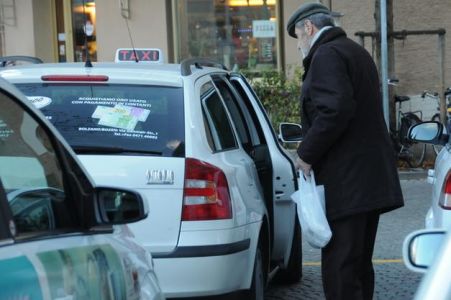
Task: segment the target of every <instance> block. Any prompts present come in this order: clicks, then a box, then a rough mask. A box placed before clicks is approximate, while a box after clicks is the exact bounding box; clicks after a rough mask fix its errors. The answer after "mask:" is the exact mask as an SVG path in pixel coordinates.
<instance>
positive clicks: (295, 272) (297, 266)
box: [274, 214, 302, 284]
mask: <svg viewBox="0 0 451 300" xmlns="http://www.w3.org/2000/svg"><path fill="white" fill-rule="evenodd" d="M295 218H296V219H295V224H294V226H295V227H294V233H293V242H292V244H291V252H290V258H289V260H288V265H287V267H286V269H282V270H280V271H279V272H278V273H277V275H276V276H275V278H274V280H275V281H277V282H278V283H283V284H292V283H297V282H299V281H300V280H301V278H302V234H301V226H300V225H299V219H298V216H297V214H296V216H295Z"/></svg>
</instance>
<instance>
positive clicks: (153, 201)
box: [0, 49, 302, 299]
mask: <svg viewBox="0 0 451 300" xmlns="http://www.w3.org/2000/svg"><path fill="white" fill-rule="evenodd" d="M136 58H138V60H139V59H141V61H139V63H137V62H136ZM116 60H117V62H116V63H93V66H92V67H89V66H86V65H84V64H81V63H67V64H37V65H27V66H18V67H11V68H4V69H3V70H2V71H1V72H0V76H2V77H3V78H5V79H7V80H8V81H10V82H12V83H14V84H15V85H16V86H17V88H19V89H20V90H21V91H22V92H23V93H24V94H25V95H26V96H27V97H28V99H29V100H30V101H31V102H32V103H34V105H35V106H37V107H39V108H40V109H41V111H42V112H43V113H44V114H45V116H46V117H47V118H48V119H49V120H50V121H51V122H52V123H53V124H54V125H55V127H57V128H58V129H59V131H60V132H61V134H62V135H63V136H64V137H65V138H66V139H67V140H68V142H69V144H70V145H71V146H72V148H73V149H74V151H75V153H77V154H78V158H79V159H80V160H81V161H82V163H83V165H84V166H85V168H86V169H87V170H88V171H89V173H90V175H92V177H93V179H94V180H95V182H96V183H97V184H102V185H105V184H115V185H121V186H122V187H124V188H130V189H135V190H137V191H139V192H141V193H143V194H144V195H145V196H146V198H147V201H148V203H149V207H150V212H149V218H147V219H145V220H143V221H140V222H138V223H134V224H131V225H130V229H131V230H132V232H133V233H134V234H135V236H136V237H137V239H138V240H139V241H140V242H141V243H142V244H143V245H144V246H145V247H146V249H147V250H149V251H150V252H151V253H152V256H153V258H154V262H155V270H156V272H157V276H158V278H159V281H160V284H161V287H162V290H163V292H164V293H165V295H166V296H167V297H191V296H193V297H194V296H204V295H218V294H225V293H229V292H234V291H239V290H244V293H243V296H244V298H245V299H263V293H264V287H265V286H266V283H267V282H268V279H269V278H272V277H273V275H275V274H276V273H278V274H276V276H278V278H279V280H280V281H283V282H296V281H298V280H300V278H301V274H302V269H301V260H302V249H301V232H300V227H299V223H298V221H297V217H296V208H295V204H294V203H293V202H292V200H291V198H290V196H291V194H292V193H293V192H294V191H295V190H296V189H297V186H296V185H297V181H296V172H295V169H294V165H293V163H292V161H291V159H290V157H289V154H288V153H287V152H286V151H285V149H283V148H282V147H281V145H280V142H279V140H278V138H277V136H276V134H275V133H274V131H273V129H272V127H271V124H270V122H269V119H268V116H267V115H266V113H265V110H264V109H263V107H262V105H261V103H260V101H259V100H258V98H257V96H256V94H255V93H254V91H253V90H252V88H251V86H250V85H249V83H248V82H247V81H246V79H245V78H244V77H243V76H242V75H240V74H239V73H235V72H230V71H228V70H226V69H225V68H224V67H222V66H221V65H219V64H216V63H214V62H211V61H206V60H202V59H188V60H185V61H183V62H182V63H181V64H164V63H162V62H161V53H160V52H159V51H158V50H156V49H148V50H146V49H134V50H133V49H121V50H119V51H118V52H117V55H116Z"/></svg>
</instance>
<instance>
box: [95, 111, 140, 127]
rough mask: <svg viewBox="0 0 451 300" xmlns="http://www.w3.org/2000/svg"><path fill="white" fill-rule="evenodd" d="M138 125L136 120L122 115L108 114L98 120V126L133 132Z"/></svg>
mask: <svg viewBox="0 0 451 300" xmlns="http://www.w3.org/2000/svg"><path fill="white" fill-rule="evenodd" d="M137 124H138V119H137V118H135V117H132V116H130V115H123V114H122V113H108V114H105V115H103V116H102V117H101V118H100V121H99V125H103V126H108V127H115V128H121V129H125V130H127V131H133V130H134V129H135V127H136V125H137Z"/></svg>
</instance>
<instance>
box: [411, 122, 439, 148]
mask: <svg viewBox="0 0 451 300" xmlns="http://www.w3.org/2000/svg"><path fill="white" fill-rule="evenodd" d="M442 133H443V125H442V124H440V123H438V122H434V121H429V122H422V123H418V124H415V125H413V126H412V127H410V128H409V132H408V134H407V136H408V137H409V139H411V140H412V141H416V142H422V143H429V144H442V139H441V136H442Z"/></svg>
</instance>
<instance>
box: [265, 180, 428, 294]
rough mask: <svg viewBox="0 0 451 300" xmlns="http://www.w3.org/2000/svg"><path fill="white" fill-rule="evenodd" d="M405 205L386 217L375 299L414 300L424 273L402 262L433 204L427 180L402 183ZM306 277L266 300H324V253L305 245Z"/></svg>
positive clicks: (272, 289)
mask: <svg viewBox="0 0 451 300" xmlns="http://www.w3.org/2000/svg"><path fill="white" fill-rule="evenodd" d="M401 186H402V189H403V194H404V200H405V206H404V207H403V208H400V209H398V210H395V211H393V212H389V213H387V214H384V215H382V217H381V219H380V223H379V229H378V234H377V238H376V246H375V250H374V251H375V252H374V259H373V260H374V266H375V272H376V284H375V295H374V299H380V300H385V299H396V300H401V299H412V296H413V295H414V293H415V290H416V289H417V286H418V283H419V282H420V280H421V274H418V273H413V272H411V271H409V270H408V269H407V268H406V267H405V266H404V263H403V262H402V253H401V251H402V243H403V241H404V237H405V236H406V235H407V234H409V233H410V232H412V231H414V230H417V229H422V228H424V216H425V214H426V211H427V209H428V207H429V205H430V197H431V196H430V195H431V185H430V184H428V183H427V182H426V180H424V179H412V180H401ZM303 255H304V256H303V262H304V263H303V278H302V280H301V282H300V283H299V284H295V285H291V286H286V285H279V284H275V283H272V284H270V286H269V288H268V290H267V293H266V297H265V299H266V300H291V299H312V300H313V299H315V300H317V299H324V294H323V291H322V285H321V266H320V250H318V249H314V248H312V247H310V246H309V245H308V244H307V243H306V242H304V244H303Z"/></svg>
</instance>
